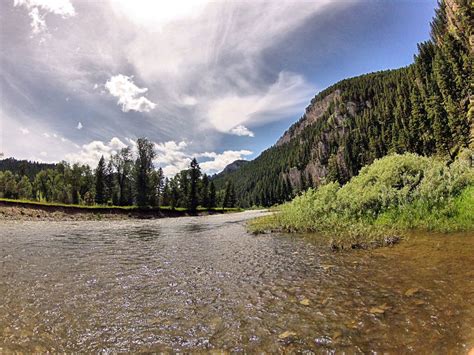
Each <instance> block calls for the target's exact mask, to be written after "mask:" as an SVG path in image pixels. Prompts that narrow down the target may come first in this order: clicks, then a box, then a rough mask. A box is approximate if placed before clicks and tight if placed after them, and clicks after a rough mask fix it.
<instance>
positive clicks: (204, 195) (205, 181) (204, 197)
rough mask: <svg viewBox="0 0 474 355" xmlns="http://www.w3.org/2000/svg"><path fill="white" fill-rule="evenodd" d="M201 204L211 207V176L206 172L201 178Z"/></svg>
mask: <svg viewBox="0 0 474 355" xmlns="http://www.w3.org/2000/svg"><path fill="white" fill-rule="evenodd" d="M200 190H201V193H200V195H201V205H202V206H203V207H205V208H207V209H209V208H210V205H209V177H208V176H207V174H204V175H203V176H202V179H201V188H200Z"/></svg>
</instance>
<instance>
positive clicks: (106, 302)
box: [0, 211, 474, 353]
mask: <svg viewBox="0 0 474 355" xmlns="http://www.w3.org/2000/svg"><path fill="white" fill-rule="evenodd" d="M260 214H261V212H258V211H254V212H243V213H235V214H226V215H214V216H205V217H183V218H169V219H159V220H125V221H97V222H5V221H4V222H0V223H1V225H0V352H7V351H22V352H33V351H36V352H45V351H53V352H58V351H74V352H75V351H81V352H98V351H106V352H127V351H134V352H135V351H191V350H192V351H206V350H228V351H246V352H254V351H268V352H282V351H285V352H286V351H287V352H291V351H305V350H310V351H315V352H328V351H332V350H336V351H346V352H351V353H353V352H370V351H378V352H397V353H399V352H416V353H420V352H421V353H446V352H454V353H467V351H469V349H471V348H472V347H473V346H474V330H473V325H474V303H473V301H472V300H473V299H474V266H473V265H474V236H473V235H472V233H471V234H468V233H464V234H462V233H461V234H455V235H449V236H446V235H429V236H427V235H413V236H411V237H409V238H407V239H406V240H404V241H402V243H400V244H399V245H397V246H394V247H391V248H380V249H375V250H371V251H351V252H332V251H330V250H329V248H328V246H327V242H325V241H322V240H321V238H318V237H317V236H314V235H307V236H301V235H298V236H297V235H292V236H290V235H281V234H264V235H258V236H255V235H251V234H248V233H247V232H246V229H245V221H246V220H247V219H249V218H253V217H255V216H257V215H260Z"/></svg>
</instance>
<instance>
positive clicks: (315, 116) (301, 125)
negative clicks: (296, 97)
mask: <svg viewBox="0 0 474 355" xmlns="http://www.w3.org/2000/svg"><path fill="white" fill-rule="evenodd" d="M340 98H341V91H340V90H334V91H333V92H331V93H330V94H328V95H327V96H326V97H324V98H323V99H322V100H320V101H319V100H315V99H313V100H312V101H311V104H310V105H309V106H308V107H307V108H306V111H305V113H304V115H303V117H302V118H301V119H300V120H299V121H298V122H296V123H295V124H293V125H292V126H291V127H290V128H289V129H288V130H287V131H286V132H285V133H284V134H283V136H282V137H281V138H280V139H279V140H278V141H277V142H276V145H277V146H279V145H282V144H285V143H288V142H289V141H290V140H291V139H293V138H295V137H296V136H298V135H299V134H301V132H303V130H304V129H305V128H306V127H308V126H310V125H311V124H313V123H315V122H317V121H318V120H320V119H322V117H323V116H324V114H325V113H326V112H327V111H328V109H329V107H330V106H331V105H336V104H337V102H338V101H339V100H340Z"/></svg>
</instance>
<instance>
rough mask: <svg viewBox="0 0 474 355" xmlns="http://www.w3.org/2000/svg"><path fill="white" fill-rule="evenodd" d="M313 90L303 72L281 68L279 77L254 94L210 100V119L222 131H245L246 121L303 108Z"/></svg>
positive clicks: (264, 120)
mask: <svg viewBox="0 0 474 355" xmlns="http://www.w3.org/2000/svg"><path fill="white" fill-rule="evenodd" d="M313 93H314V88H312V87H311V86H310V85H309V84H308V83H307V82H306V81H305V79H304V78H303V77H302V76H301V75H297V74H293V73H288V72H281V73H280V74H279V76H278V80H277V81H276V82H275V83H273V84H271V85H270V86H269V87H268V88H267V89H266V90H265V91H263V92H261V93H257V94H254V95H229V96H225V97H221V98H217V99H216V100H214V101H212V102H211V103H210V104H209V110H208V119H209V121H210V123H211V124H212V126H213V127H214V128H215V129H217V130H218V131H220V132H226V133H234V134H238V133H244V132H245V130H243V129H241V127H243V128H245V127H244V126H243V124H244V123H250V122H251V123H252V124H253V125H259V124H264V123H267V122H270V121H275V120H279V119H283V118H287V117H288V116H289V115H294V114H295V113H297V112H301V111H303V105H304V104H305V103H307V102H308V99H309V97H311V96H312V94H313Z"/></svg>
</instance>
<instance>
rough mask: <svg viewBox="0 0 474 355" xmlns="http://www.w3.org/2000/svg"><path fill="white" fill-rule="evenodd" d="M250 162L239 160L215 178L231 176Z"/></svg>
mask: <svg viewBox="0 0 474 355" xmlns="http://www.w3.org/2000/svg"><path fill="white" fill-rule="evenodd" d="M248 163H249V161H248V160H243V159H239V160H236V161H234V162H232V163H230V164H229V165H227V166H226V167H225V168H224V170H222V171H221V172H220V173H218V174H216V175H215V177H214V178H217V177H219V176H221V175H225V174H230V173H232V172H234V171H237V170H239V169H240V168H241V167H242V166H244V165H246V164H248Z"/></svg>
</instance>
